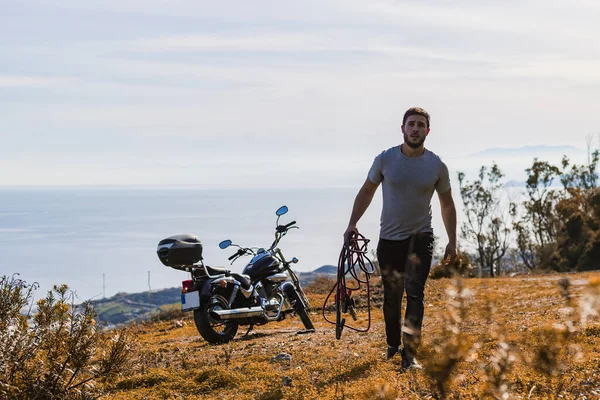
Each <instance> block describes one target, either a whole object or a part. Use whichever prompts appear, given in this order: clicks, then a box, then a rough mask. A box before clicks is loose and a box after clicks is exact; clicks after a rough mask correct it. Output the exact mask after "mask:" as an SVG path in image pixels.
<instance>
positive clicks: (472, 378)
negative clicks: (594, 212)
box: [108, 272, 600, 400]
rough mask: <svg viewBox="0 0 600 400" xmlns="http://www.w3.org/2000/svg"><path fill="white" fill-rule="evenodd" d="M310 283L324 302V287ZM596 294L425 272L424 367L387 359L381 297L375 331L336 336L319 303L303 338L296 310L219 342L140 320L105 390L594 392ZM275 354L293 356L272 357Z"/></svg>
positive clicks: (267, 394)
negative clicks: (118, 375) (119, 370)
mask: <svg viewBox="0 0 600 400" xmlns="http://www.w3.org/2000/svg"><path fill="white" fill-rule="evenodd" d="M565 277H566V278H568V280H569V282H570V285H568V284H566V281H564V280H563V281H560V279H562V278H565ZM559 282H561V284H560V285H559ZM323 284H326V283H323ZM313 291H314V294H312V295H311V294H310V293H309V297H310V299H311V303H312V304H313V306H317V307H320V305H321V304H322V302H323V299H324V298H325V296H326V291H323V290H321V291H319V290H313ZM374 297H375V298H380V297H381V296H380V290H378V291H377V292H376V293H375V295H374ZM599 302H600V273H598V272H596V273H582V274H573V275H548V276H526V277H515V278H497V279H469V280H464V281H453V280H450V279H441V280H437V281H434V280H430V281H429V282H428V286H427V289H426V299H425V308H426V311H425V322H424V327H423V330H424V335H423V345H422V353H421V357H420V361H421V362H422V364H423V365H424V366H425V367H426V369H425V370H424V371H404V370H402V369H401V368H400V359H399V357H395V358H394V359H392V360H391V361H386V360H385V358H384V357H383V353H384V351H385V348H386V344H385V337H384V326H383V317H382V313H381V310H380V302H376V303H375V307H374V310H373V311H372V317H373V322H372V326H371V330H370V331H369V332H368V333H358V332H353V331H350V330H345V331H344V333H343V335H342V339H341V340H335V333H334V329H333V326H332V325H329V324H327V323H326V322H325V321H324V320H323V318H322V316H321V311H320V309H316V310H314V311H312V313H311V318H312V319H313V321H314V323H315V326H316V328H317V332H316V333H313V334H297V331H299V330H300V329H302V324H301V323H300V321H299V320H298V319H297V318H292V319H286V320H285V321H283V322H281V323H271V324H268V325H265V326H263V327H257V328H256V329H255V330H254V331H253V332H252V333H251V334H250V335H249V336H247V337H244V336H243V333H244V332H243V331H241V330H240V331H241V332H240V333H239V334H238V336H237V337H236V339H235V340H234V341H233V342H230V343H227V344H224V345H217V346H215V345H209V344H208V343H206V342H205V341H203V340H202V339H201V338H200V337H199V335H198V332H197V331H196V328H195V326H194V323H193V321H192V320H191V319H190V318H189V317H185V318H184V319H183V324H181V322H180V321H177V320H175V321H162V322H156V323H151V324H147V325H137V326H133V327H131V328H130V332H131V333H132V334H135V335H137V338H138V344H139V351H138V353H137V354H136V357H137V362H136V363H135V367H134V369H133V370H132V371H131V373H130V374H129V376H127V377H126V378H123V379H121V380H119V381H118V382H116V383H113V384H112V386H110V387H108V389H110V390H111V392H112V393H111V395H110V398H111V399H195V398H197V399H200V398H202V399H219V400H221V399H234V398H235V399H263V400H266V399H283V398H285V399H397V398H401V399H422V398H443V397H446V398H486V397H487V398H499V399H510V398H566V399H570V398H572V399H575V398H588V399H589V398H599V397H600V321H599V319H598V316H597V312H598V308H599ZM359 311H360V313H359V318H361V317H362V318H363V320H362V322H363V323H364V322H366V321H364V317H365V315H366V314H365V310H364V309H362V310H359ZM594 314H596V315H594ZM332 317H333V316H332ZM360 322H361V321H358V323H360ZM358 323H357V324H358ZM280 353H287V354H290V355H291V356H292V359H291V361H286V360H284V361H280V362H277V361H274V360H272V359H273V357H275V356H277V355H278V354H280Z"/></svg>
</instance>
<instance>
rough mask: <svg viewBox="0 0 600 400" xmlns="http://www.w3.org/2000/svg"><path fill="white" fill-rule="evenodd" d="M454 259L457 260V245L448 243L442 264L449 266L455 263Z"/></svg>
mask: <svg viewBox="0 0 600 400" xmlns="http://www.w3.org/2000/svg"><path fill="white" fill-rule="evenodd" d="M454 260H456V245H455V244H453V243H448V245H446V252H445V253H444V260H443V261H442V264H444V265H445V266H446V267H449V266H451V265H453V264H454Z"/></svg>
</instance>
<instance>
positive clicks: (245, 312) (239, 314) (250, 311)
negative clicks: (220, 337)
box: [210, 307, 265, 321]
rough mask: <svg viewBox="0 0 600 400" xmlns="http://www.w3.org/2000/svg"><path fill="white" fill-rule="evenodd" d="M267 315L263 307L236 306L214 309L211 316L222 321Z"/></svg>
mask: <svg viewBox="0 0 600 400" xmlns="http://www.w3.org/2000/svg"><path fill="white" fill-rule="evenodd" d="M264 315H265V310H264V309H263V308H262V307H246V308H234V309H233V310H212V311H211V312H210V316H211V317H213V318H214V319H216V320H218V321H220V320H225V319H238V318H250V317H260V316H264Z"/></svg>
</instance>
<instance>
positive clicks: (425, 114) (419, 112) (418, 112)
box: [402, 107, 431, 128]
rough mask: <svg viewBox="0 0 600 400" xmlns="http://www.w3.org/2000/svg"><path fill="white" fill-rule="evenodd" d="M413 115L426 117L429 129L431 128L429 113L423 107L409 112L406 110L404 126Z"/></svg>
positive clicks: (403, 120)
mask: <svg viewBox="0 0 600 400" xmlns="http://www.w3.org/2000/svg"><path fill="white" fill-rule="evenodd" d="M411 115H420V116H422V117H425V119H426V120H427V128H430V127H431V123H430V122H429V113H428V112H427V111H425V110H424V109H422V108H421V107H411V108H409V109H408V110H406V112H405V113H404V118H402V125H404V124H406V120H407V119H408V117H410V116H411Z"/></svg>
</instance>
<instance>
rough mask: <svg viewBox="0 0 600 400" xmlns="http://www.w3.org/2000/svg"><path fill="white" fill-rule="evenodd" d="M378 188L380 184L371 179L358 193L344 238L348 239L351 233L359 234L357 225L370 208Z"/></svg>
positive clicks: (366, 181)
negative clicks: (347, 236)
mask: <svg viewBox="0 0 600 400" xmlns="http://www.w3.org/2000/svg"><path fill="white" fill-rule="evenodd" d="M377 187H379V184H375V183H373V182H371V180H370V179H369V178H367V180H365V183H364V184H363V185H362V187H361V188H360V190H359V191H358V194H357V195H356V199H354V206H353V207H352V214H351V215H350V222H348V228H347V229H346V232H344V237H346V235H347V234H348V233H349V232H357V233H358V230H357V229H356V224H357V223H358V221H359V220H360V218H361V217H362V216H363V214H364V213H365V211H366V210H367V208H369V204H371V201H372V200H373V196H374V195H375V192H376V191H377Z"/></svg>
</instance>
